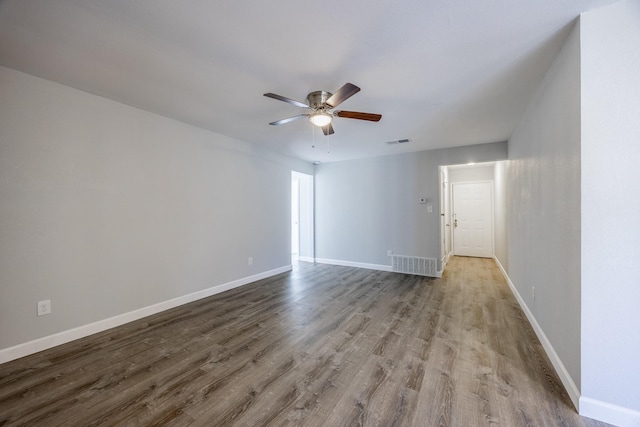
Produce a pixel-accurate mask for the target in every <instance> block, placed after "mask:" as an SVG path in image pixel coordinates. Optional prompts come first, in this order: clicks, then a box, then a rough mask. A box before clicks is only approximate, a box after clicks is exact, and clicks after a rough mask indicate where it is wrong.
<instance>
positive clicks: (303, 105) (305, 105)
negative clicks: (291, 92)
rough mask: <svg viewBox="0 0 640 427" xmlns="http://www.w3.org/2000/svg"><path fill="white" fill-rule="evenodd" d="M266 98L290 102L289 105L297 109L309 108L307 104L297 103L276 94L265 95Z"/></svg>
mask: <svg viewBox="0 0 640 427" xmlns="http://www.w3.org/2000/svg"><path fill="white" fill-rule="evenodd" d="M264 96H266V97H267V98H273V99H277V100H278V101H284V102H288V103H289V104H292V105H295V106H296V107H302V108H309V106H308V105H307V104H304V103H302V102H300V101H296V100H295V99H291V98H287V97H286V96H281V95H276V94H275V93H265V94H264Z"/></svg>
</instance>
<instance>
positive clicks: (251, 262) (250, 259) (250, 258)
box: [247, 256, 253, 265]
mask: <svg viewBox="0 0 640 427" xmlns="http://www.w3.org/2000/svg"><path fill="white" fill-rule="evenodd" d="M247 265H253V257H252V256H250V257H249V259H248V260H247Z"/></svg>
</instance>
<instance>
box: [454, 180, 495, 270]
mask: <svg viewBox="0 0 640 427" xmlns="http://www.w3.org/2000/svg"><path fill="white" fill-rule="evenodd" d="M452 193H453V213H452V218H451V221H452V223H451V224H452V226H453V253H454V255H460V256H472V257H482V258H491V257H493V185H492V183H491V182H489V181H482V182H470V183H453V184H452Z"/></svg>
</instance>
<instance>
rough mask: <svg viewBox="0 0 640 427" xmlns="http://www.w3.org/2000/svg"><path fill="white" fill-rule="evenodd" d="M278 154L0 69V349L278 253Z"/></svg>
mask: <svg viewBox="0 0 640 427" xmlns="http://www.w3.org/2000/svg"><path fill="white" fill-rule="evenodd" d="M292 166H295V167H296V169H297V170H302V171H304V172H307V173H309V172H310V171H312V167H311V165H309V166H305V165H304V164H299V163H298V162H293V161H288V160H287V159H282V158H279V157H276V156H273V155H268V154H265V153H263V152H261V151H259V150H258V149H256V148H254V147H253V146H251V145H249V144H246V143H242V142H240V141H235V140H231V139H229V138H226V137H223V136H220V135H217V134H214V133H211V132H208V131H204V130H201V129H198V128H195V127H192V126H189V125H186V124H183V123H180V122H177V121H174V120H170V119H167V118H164V117H161V116H157V115H153V114H150V113H147V112H143V111H141V110H138V109H135V108H131V107H128V106H125V105H123V104H119V103H116V102H113V101H110V100H107V99H104V98H100V97H97V96H94V95H91V94H88V93H85V92H81V91H77V90H74V89H71V88H68V87H65V86H61V85H59V84H55V83H52V82H49V81H46V80H42V79H39V78H35V77H32V76H29V75H27V74H23V73H20V72H17V71H13V70H10V69H7V68H4V67H0V200H1V201H2V203H1V204H0V349H2V348H7V347H10V346H13V345H16V344H20V343H24V342H27V341H29V340H34V339H37V338H40V337H44V336H48V335H51V334H54V333H57V332H61V331H65V330H68V329H71V328H75V327H78V326H82V325H86V324H88V323H91V322H95V321H98V320H102V319H105V318H109V317H112V316H116V315H119V314H122V313H126V312H129V311H132V310H136V309H139V308H141V307H145V306H149V305H152V304H155V303H158V302H161V301H166V300H169V299H172V298H176V297H180V296H183V295H186V294H189V293H192V292H196V291H199V290H203V289H207V288H210V287H212V286H215V285H219V284H223V283H226V282H229V281H232V280H236V279H239V278H242V277H248V276H252V275H255V274H258V273H261V272H265V271H269V270H272V269H276V268H280V267H283V266H287V265H289V264H290V238H289V236H290V230H291V229H290V223H289V221H290V212H291V209H290V196H291V190H290V189H291V175H290V171H291V168H292ZM249 256H252V257H253V259H254V263H253V265H252V266H248V265H247V258H248V257H249ZM43 299H51V301H52V304H53V314H51V315H49V316H46V317H36V302H37V301H39V300H43Z"/></svg>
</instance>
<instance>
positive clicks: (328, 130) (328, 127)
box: [322, 123, 334, 136]
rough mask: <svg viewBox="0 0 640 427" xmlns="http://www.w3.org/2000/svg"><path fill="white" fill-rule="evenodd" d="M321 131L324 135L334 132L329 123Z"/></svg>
mask: <svg viewBox="0 0 640 427" xmlns="http://www.w3.org/2000/svg"><path fill="white" fill-rule="evenodd" d="M322 133H324V134H325V135H326V136H329V135H333V133H334V132H333V126H331V123H329V124H328V125H326V126H325V127H323V128H322Z"/></svg>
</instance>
